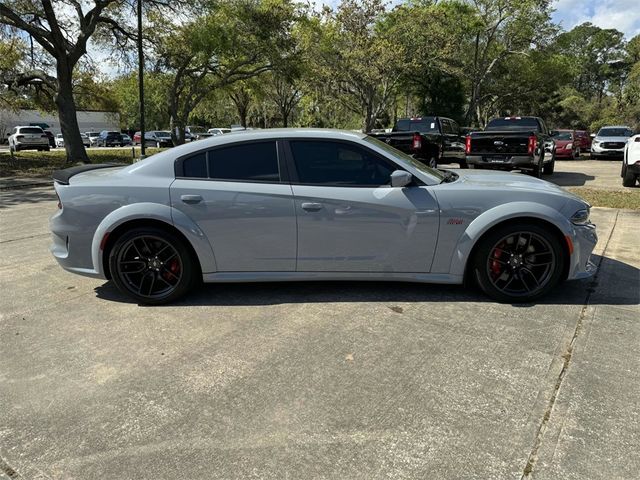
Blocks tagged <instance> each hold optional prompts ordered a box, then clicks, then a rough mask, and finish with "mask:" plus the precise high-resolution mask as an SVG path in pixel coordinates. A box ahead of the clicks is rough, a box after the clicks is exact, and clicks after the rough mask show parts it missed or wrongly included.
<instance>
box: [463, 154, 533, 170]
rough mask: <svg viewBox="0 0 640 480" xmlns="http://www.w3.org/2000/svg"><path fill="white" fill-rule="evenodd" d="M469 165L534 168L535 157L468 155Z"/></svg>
mask: <svg viewBox="0 0 640 480" xmlns="http://www.w3.org/2000/svg"><path fill="white" fill-rule="evenodd" d="M467 165H474V166H478V167H485V168H500V169H508V168H533V167H534V166H535V165H536V163H534V160H533V157H529V156H528V155H504V156H502V155H467Z"/></svg>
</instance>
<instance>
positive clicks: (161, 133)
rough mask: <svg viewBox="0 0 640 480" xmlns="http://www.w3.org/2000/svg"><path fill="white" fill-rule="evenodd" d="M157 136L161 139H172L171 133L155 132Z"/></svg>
mask: <svg viewBox="0 0 640 480" xmlns="http://www.w3.org/2000/svg"><path fill="white" fill-rule="evenodd" d="M153 133H155V134H156V137H160V138H171V134H170V133H169V132H153Z"/></svg>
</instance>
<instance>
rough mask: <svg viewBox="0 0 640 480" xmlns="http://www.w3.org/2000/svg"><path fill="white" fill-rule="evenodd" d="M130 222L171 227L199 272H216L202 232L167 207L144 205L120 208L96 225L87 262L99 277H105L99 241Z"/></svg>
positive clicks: (180, 213)
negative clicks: (190, 250) (190, 252)
mask: <svg viewBox="0 0 640 480" xmlns="http://www.w3.org/2000/svg"><path fill="white" fill-rule="evenodd" d="M132 220H158V221H160V222H164V223H167V224H169V225H172V226H174V227H175V228H177V229H178V230H179V231H180V233H182V234H183V235H184V236H185V237H186V239H187V240H188V241H189V243H191V246H192V247H193V249H194V251H195V252H196V255H197V256H198V261H199V262H200V268H201V269H202V273H210V272H215V271H216V262H215V257H214V255H213V250H212V249H211V244H210V243H209V241H208V240H207V237H206V236H205V235H204V233H203V232H202V230H200V228H199V227H198V226H197V225H196V224H195V223H194V222H193V221H192V220H191V219H190V218H189V217H187V216H186V215H185V214H184V213H182V212H181V211H179V210H176V209H175V208H172V207H170V206H168V205H163V204H160V203H150V202H145V203H134V204H130V205H125V206H123V207H120V208H118V209H117V210H114V211H113V212H111V213H110V214H109V215H107V216H106V217H104V219H102V221H101V222H100V224H99V225H98V228H97V229H96V231H95V233H94V235H93V241H92V243H91V260H92V263H93V268H94V269H95V271H96V272H98V274H99V275H100V276H101V277H104V276H105V272H104V268H103V251H102V249H101V248H100V244H101V243H102V239H103V238H104V236H105V235H106V234H107V233H109V232H112V231H114V230H115V229H116V228H117V227H118V226H120V225H122V224H124V223H126V222H129V221H132Z"/></svg>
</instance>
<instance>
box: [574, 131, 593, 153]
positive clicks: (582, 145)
mask: <svg viewBox="0 0 640 480" xmlns="http://www.w3.org/2000/svg"><path fill="white" fill-rule="evenodd" d="M575 137H576V139H575V143H576V144H577V145H578V156H580V153H582V152H589V151H590V150H591V134H590V133H589V132H588V131H586V130H576V131H575Z"/></svg>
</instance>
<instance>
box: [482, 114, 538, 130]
mask: <svg viewBox="0 0 640 480" xmlns="http://www.w3.org/2000/svg"><path fill="white" fill-rule="evenodd" d="M485 130H536V131H539V130H540V125H538V121H537V120H536V119H535V118H521V117H508V118H494V119H493V120H490V121H489V123H487V126H486V127H485Z"/></svg>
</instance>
